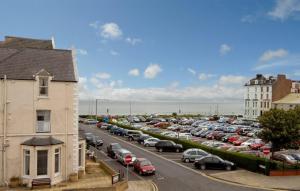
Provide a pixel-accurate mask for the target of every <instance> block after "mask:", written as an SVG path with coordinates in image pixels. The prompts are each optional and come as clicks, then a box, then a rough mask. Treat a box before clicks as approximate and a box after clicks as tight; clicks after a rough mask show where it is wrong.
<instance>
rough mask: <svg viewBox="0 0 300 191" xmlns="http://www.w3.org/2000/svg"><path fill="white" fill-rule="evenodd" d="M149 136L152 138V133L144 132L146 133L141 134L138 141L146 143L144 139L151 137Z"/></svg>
mask: <svg viewBox="0 0 300 191" xmlns="http://www.w3.org/2000/svg"><path fill="white" fill-rule="evenodd" d="M149 138H151V136H150V135H146V134H144V135H141V136H140V137H139V138H138V140H137V142H138V143H139V144H144V141H145V140H146V139H149Z"/></svg>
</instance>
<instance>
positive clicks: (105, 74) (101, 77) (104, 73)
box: [95, 72, 111, 80]
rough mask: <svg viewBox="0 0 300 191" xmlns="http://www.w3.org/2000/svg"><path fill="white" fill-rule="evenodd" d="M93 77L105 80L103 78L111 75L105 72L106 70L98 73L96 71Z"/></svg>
mask: <svg viewBox="0 0 300 191" xmlns="http://www.w3.org/2000/svg"><path fill="white" fill-rule="evenodd" d="M95 77H97V78H99V79H103V80H105V79H109V78H110V77H111V75H110V74H109V73H106V72H100V73H97V74H96V75H95Z"/></svg>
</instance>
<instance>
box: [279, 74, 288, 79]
mask: <svg viewBox="0 0 300 191" xmlns="http://www.w3.org/2000/svg"><path fill="white" fill-rule="evenodd" d="M285 79H286V77H285V74H278V75H277V80H285Z"/></svg>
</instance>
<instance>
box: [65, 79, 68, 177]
mask: <svg viewBox="0 0 300 191" xmlns="http://www.w3.org/2000/svg"><path fill="white" fill-rule="evenodd" d="M67 92H68V91H67V84H66V86H65V99H66V101H65V115H66V116H65V120H66V121H65V123H66V127H65V143H66V151H65V153H66V156H65V180H66V181H67V180H68V174H67V171H68V99H67Z"/></svg>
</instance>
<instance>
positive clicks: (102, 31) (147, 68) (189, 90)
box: [0, 0, 300, 100]
mask: <svg viewBox="0 0 300 191" xmlns="http://www.w3.org/2000/svg"><path fill="white" fill-rule="evenodd" d="M1 8H2V10H1V12H0V23H1V25H0V26H1V27H0V39H3V37H4V36H5V35H14V36H24V37H32V38H44V39H49V38H51V36H54V37H55V42H56V47H57V48H71V47H75V48H76V50H77V62H78V70H79V76H80V91H81V92H80V96H81V98H82V99H86V98H90V97H97V98H105V99H124V100H128V99H134V100H138V99H141V100H144V99H148V100H156V99H163V100H173V99H174V100H177V99H182V100H206V99H214V100H228V99H242V97H243V89H242V84H244V83H245V82H246V81H247V80H248V79H249V78H251V77H253V76H254V75H255V74H256V73H262V74H266V75H276V74H277V73H285V74H287V75H288V77H289V78H292V79H299V76H300V68H299V65H300V46H299V44H300V39H299V34H300V1H299V0H278V1H276V0H274V1H272V0H266V1H262V0H223V1H220V0H206V1H204V0H203V1H196V0H190V1H186V0H181V1H179V0H164V1H160V0H152V1H146V0H128V1H122V0H118V1H117V0H107V1H96V0H94V1H92V0H89V1H66V0H56V1H37V0H36V1H31V0H28V1H14V0H10V1H2V3H1Z"/></svg>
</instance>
